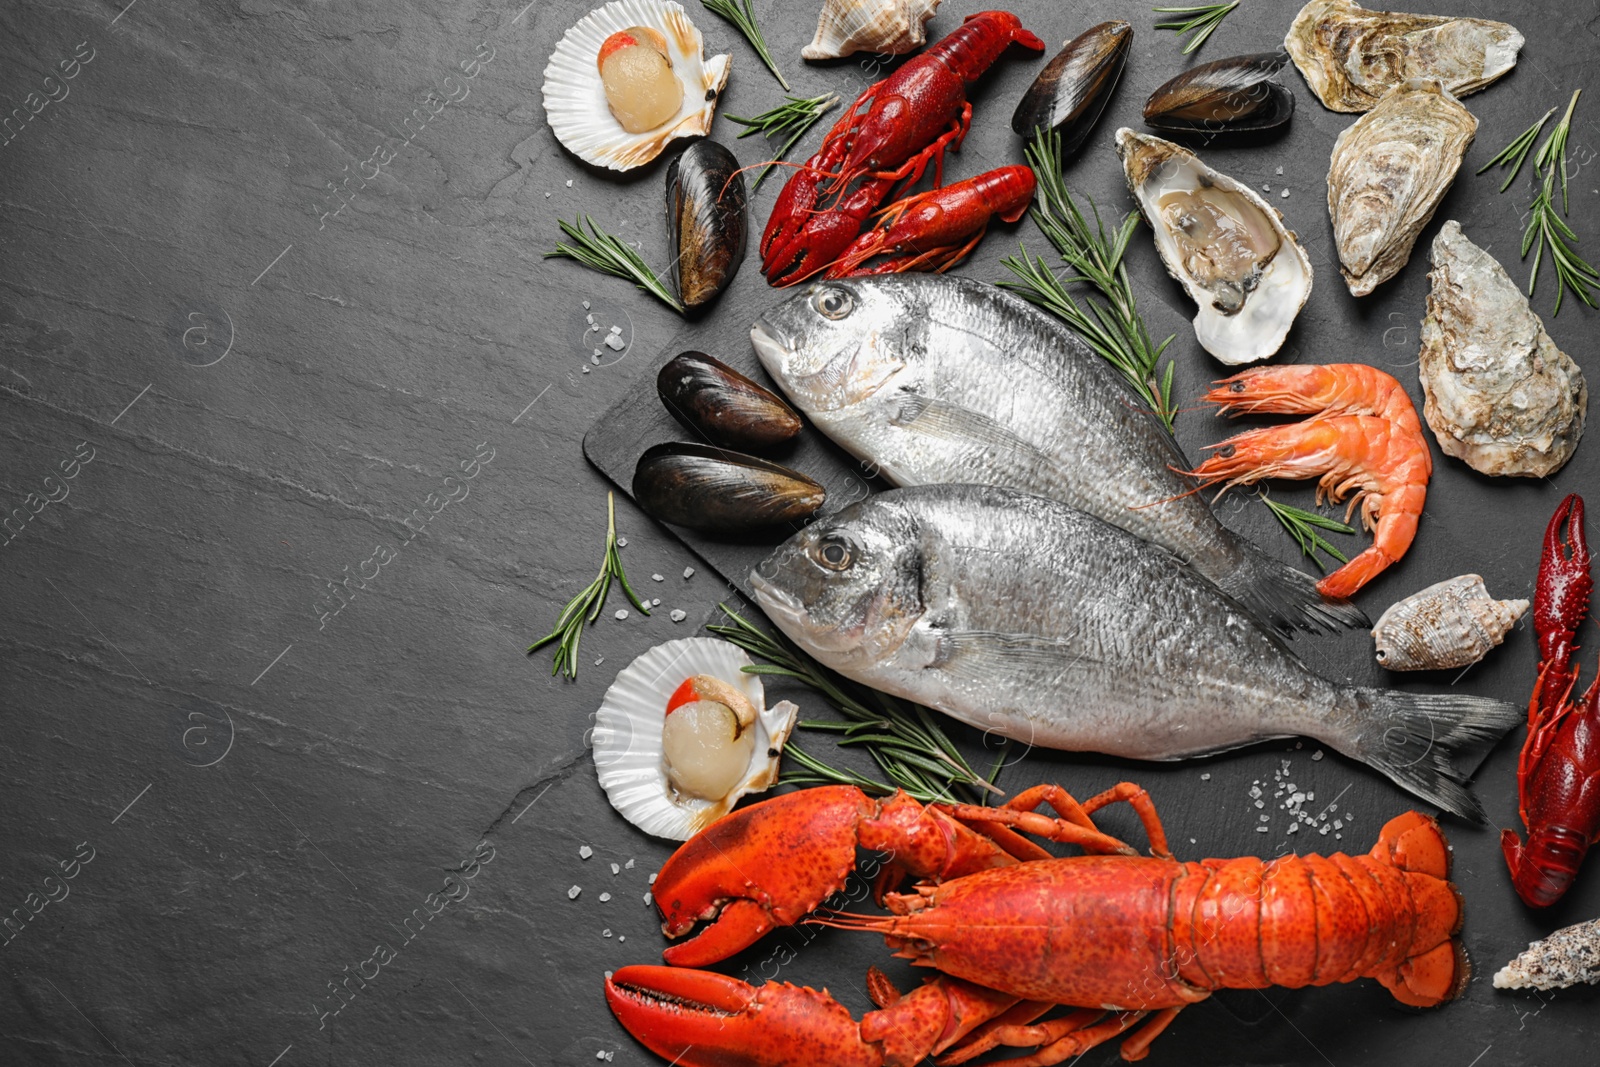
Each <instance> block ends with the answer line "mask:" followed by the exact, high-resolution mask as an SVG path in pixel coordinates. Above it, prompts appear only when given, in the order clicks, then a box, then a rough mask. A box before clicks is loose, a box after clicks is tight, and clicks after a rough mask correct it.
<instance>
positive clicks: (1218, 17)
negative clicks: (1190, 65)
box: [1153, 0, 1239, 55]
mask: <svg viewBox="0 0 1600 1067" xmlns="http://www.w3.org/2000/svg"><path fill="white" fill-rule="evenodd" d="M1238 6H1239V0H1233V2H1232V3H1228V4H1200V5H1198V6H1196V7H1158V8H1154V9H1153V10H1154V11H1155V12H1156V14H1158V15H1193V16H1194V17H1193V18H1190V19H1179V20H1178V21H1176V22H1158V23H1156V29H1158V30H1177V31H1178V36H1179V37H1182V36H1183V35H1184V34H1187V33H1193V34H1195V36H1194V38H1193V39H1192V40H1190V41H1189V43H1188V44H1187V45H1185V46H1184V49H1183V54H1184V55H1188V54H1189V53H1190V52H1193V51H1194V50H1195V49H1197V48H1199V47H1200V46H1201V45H1203V44H1205V43H1206V38H1207V37H1210V36H1211V32H1212V31H1213V30H1215V29H1216V28H1217V27H1218V26H1220V25H1221V24H1222V20H1223V19H1225V18H1227V17H1228V14H1229V12H1231V11H1232V10H1233V9H1234V8H1236V7H1238Z"/></svg>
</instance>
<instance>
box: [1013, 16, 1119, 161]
mask: <svg viewBox="0 0 1600 1067" xmlns="http://www.w3.org/2000/svg"><path fill="white" fill-rule="evenodd" d="M1132 46H1133V27H1132V26H1129V25H1128V24H1127V23H1126V22H1122V21H1120V20H1113V21H1111V22H1102V23H1101V24H1100V25H1098V26H1095V27H1093V28H1092V29H1090V30H1088V31H1087V32H1085V33H1084V34H1083V35H1082V36H1079V37H1075V38H1073V39H1072V40H1070V41H1068V42H1067V45H1066V47H1065V48H1063V49H1062V50H1061V52H1060V54H1059V55H1057V56H1056V57H1055V58H1054V59H1052V60H1051V61H1050V62H1049V63H1048V64H1046V65H1045V68H1044V70H1042V71H1040V72H1039V76H1038V77H1037V78H1035V79H1034V80H1033V84H1032V85H1031V86H1029V87H1028V91H1027V92H1026V93H1024V94H1023V97H1022V101H1021V102H1020V103H1019V104H1017V110H1016V113H1015V114H1013V115H1012V116H1011V128H1012V130H1014V131H1015V132H1016V133H1017V134H1019V135H1020V136H1023V137H1032V136H1033V135H1034V131H1036V130H1038V129H1041V128H1042V129H1046V130H1054V131H1056V132H1058V133H1059V134H1060V135H1061V151H1062V154H1063V155H1066V154H1068V153H1071V152H1073V151H1074V150H1076V149H1077V147H1078V146H1079V145H1081V144H1082V143H1083V141H1084V138H1086V137H1088V136H1089V131H1090V130H1092V129H1093V128H1094V124H1095V122H1096V121H1098V120H1099V118H1100V112H1102V111H1104V110H1105V106H1106V102H1107V101H1108V100H1110V99H1111V90H1112V89H1114V88H1115V87H1116V84H1117V79H1118V78H1120V77H1121V76H1122V66H1123V64H1124V63H1125V62H1126V61H1127V58H1128V49H1129V48H1131V47H1132Z"/></svg>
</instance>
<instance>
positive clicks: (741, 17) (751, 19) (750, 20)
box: [700, 0, 789, 92]
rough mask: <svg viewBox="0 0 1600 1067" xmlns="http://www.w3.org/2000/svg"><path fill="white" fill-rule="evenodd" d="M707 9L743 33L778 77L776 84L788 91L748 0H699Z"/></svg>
mask: <svg viewBox="0 0 1600 1067" xmlns="http://www.w3.org/2000/svg"><path fill="white" fill-rule="evenodd" d="M700 3H701V5H702V6H703V7H705V9H706V10H707V11H710V12H712V13H713V14H717V15H721V16H722V17H723V18H725V19H727V20H728V21H729V22H731V23H733V24H734V26H735V27H736V28H737V29H738V30H739V32H740V33H742V34H744V36H745V40H747V41H749V42H750V47H751V48H754V49H755V50H756V55H758V56H760V57H761V62H763V63H765V64H766V65H767V69H768V70H770V71H772V76H773V77H774V78H777V79H778V84H779V85H781V86H783V91H784V92H788V91H789V83H788V82H787V81H786V80H784V77H783V75H782V74H780V73H778V65H777V64H776V63H774V62H773V61H772V53H771V52H769V51H767V42H766V39H765V38H763V37H762V36H761V27H759V26H757V25H756V13H755V12H754V11H752V10H751V9H750V0H700Z"/></svg>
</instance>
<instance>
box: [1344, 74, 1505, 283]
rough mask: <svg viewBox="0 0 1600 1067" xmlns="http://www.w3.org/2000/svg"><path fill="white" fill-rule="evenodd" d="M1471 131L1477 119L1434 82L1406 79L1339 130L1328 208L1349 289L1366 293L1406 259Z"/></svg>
mask: <svg viewBox="0 0 1600 1067" xmlns="http://www.w3.org/2000/svg"><path fill="white" fill-rule="evenodd" d="M1477 132H1478V120H1477V119H1475V118H1473V117H1472V113H1471V112H1470V111H1468V110H1467V109H1466V108H1464V107H1462V106H1461V102H1460V101H1459V100H1457V99H1456V98H1455V97H1454V96H1451V95H1450V93H1449V92H1447V91H1446V90H1445V89H1444V88H1443V87H1442V86H1441V85H1440V84H1439V83H1438V82H1436V81H1430V80H1423V79H1413V80H1411V81H1408V82H1404V83H1402V84H1400V85H1397V86H1395V87H1394V88H1393V89H1391V90H1390V91H1389V94H1388V95H1387V96H1385V97H1384V98H1383V99H1382V100H1381V101H1379V103H1378V106H1377V107H1375V108H1373V109H1372V110H1371V111H1369V112H1367V113H1366V114H1365V115H1362V116H1361V117H1360V118H1359V119H1357V120H1356V121H1355V122H1354V123H1353V124H1351V126H1350V128H1349V129H1347V130H1345V131H1344V132H1343V133H1341V134H1340V135H1339V139H1338V140H1337V141H1335V142H1334V145H1333V158H1332V161H1331V163H1330V165H1329V167H1328V214H1329V215H1331V216H1332V217H1333V240H1334V244H1335V245H1336V246H1337V247H1338V249H1339V264H1340V268H1339V269H1340V272H1341V273H1342V274H1343V275H1344V280H1345V283H1346V284H1347V285H1348V286H1349V287H1350V293H1351V295H1353V296H1366V295H1367V294H1368V293H1370V292H1372V290H1374V289H1376V288H1377V287H1378V286H1379V285H1381V284H1382V283H1383V282H1386V281H1388V280H1389V279H1390V278H1392V277H1394V276H1395V275H1396V274H1398V273H1399V272H1400V268H1401V267H1403V266H1405V265H1406V260H1407V259H1409V258H1411V246H1412V245H1414V244H1415V243H1416V241H1417V235H1418V234H1420V233H1421V232H1422V228H1423V227H1424V226H1426V225H1427V224H1428V220H1429V219H1431V218H1433V211H1434V209H1435V208H1437V207H1438V206H1439V201H1440V200H1442V199H1443V198H1444V194H1445V191H1446V190H1448V189H1449V188H1450V183H1451V182H1453V181H1455V177H1456V171H1457V170H1459V169H1460V167H1461V159H1462V157H1463V156H1465V155H1466V153H1467V146H1468V145H1470V144H1471V143H1472V138H1473V136H1474V135H1476V133H1477Z"/></svg>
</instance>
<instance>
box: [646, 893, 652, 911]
mask: <svg viewBox="0 0 1600 1067" xmlns="http://www.w3.org/2000/svg"><path fill="white" fill-rule="evenodd" d="M652 902H653V901H652V898H651V896H650V894H649V893H646V894H645V895H644V906H645V907H647V908H648V907H649V906H650V905H651V903H652Z"/></svg>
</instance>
